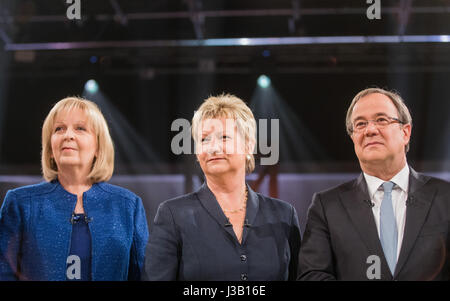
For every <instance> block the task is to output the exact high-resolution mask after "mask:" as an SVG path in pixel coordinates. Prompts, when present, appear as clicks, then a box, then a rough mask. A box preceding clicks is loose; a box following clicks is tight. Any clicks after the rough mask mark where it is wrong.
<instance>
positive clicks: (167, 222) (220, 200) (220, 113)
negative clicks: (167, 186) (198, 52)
mask: <svg viewBox="0 0 450 301" xmlns="http://www.w3.org/2000/svg"><path fill="white" fill-rule="evenodd" d="M192 135H193V138H194V141H195V142H196V153H197V159H198V162H199V164H200V167H201V169H202V170H203V173H204V174H205V178H206V182H205V183H204V184H203V186H201V188H200V189H199V190H198V191H196V192H194V193H191V194H187V195H184V196H181V197H178V198H175V199H172V200H168V201H165V202H163V203H162V204H161V205H160V207H159V208H158V211H157V214H156V217H155V221H154V226H153V229H152V232H151V234H150V239H149V242H148V244H147V249H146V259H145V270H144V273H143V274H144V275H143V276H144V279H145V280H188V281H190V280H229V281H234V280H294V279H295V278H296V274H297V257H298V252H299V247H300V231H299V225H298V218H297V213H296V212H295V209H294V208H293V207H292V206H291V205H289V204H288V203H285V202H283V201H280V200H277V199H273V198H270V197H266V196H264V195H261V194H259V193H256V192H254V191H253V190H252V189H251V188H250V187H249V185H247V184H246V182H245V176H246V173H250V172H251V171H252V170H253V169H254V166H255V162H254V158H253V154H252V152H253V149H254V147H255V143H256V139H255V136H256V122H255V118H254V117H253V114H252V112H251V110H250V109H249V108H248V107H247V105H245V103H244V102H243V101H242V100H241V99H239V98H237V97H235V96H232V95H220V96H218V97H210V98H208V99H206V100H205V102H204V103H203V104H202V105H201V106H200V108H199V109H198V111H197V112H196V113H195V115H194V118H193V120H192Z"/></svg>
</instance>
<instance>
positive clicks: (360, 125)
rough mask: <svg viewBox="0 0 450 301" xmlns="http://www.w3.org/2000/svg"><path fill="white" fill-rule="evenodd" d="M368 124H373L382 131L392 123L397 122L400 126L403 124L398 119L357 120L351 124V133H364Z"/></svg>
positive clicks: (386, 117) (383, 117)
mask: <svg viewBox="0 0 450 301" xmlns="http://www.w3.org/2000/svg"><path fill="white" fill-rule="evenodd" d="M370 122H373V123H374V124H375V126H376V127H377V128H378V129H383V128H385V127H387V126H388V125H390V124H392V123H396V122H398V123H400V124H405V123H404V122H403V121H401V120H400V119H398V118H395V117H389V116H380V117H377V118H376V119H373V120H358V121H355V122H353V124H352V126H353V128H352V132H362V131H364V130H365V129H366V128H367V126H368V125H369V123H370Z"/></svg>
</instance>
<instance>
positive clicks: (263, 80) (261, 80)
mask: <svg viewBox="0 0 450 301" xmlns="http://www.w3.org/2000/svg"><path fill="white" fill-rule="evenodd" d="M258 85H259V86H260V87H261V88H267V87H268V86H270V78H269V77H268V76H266V75H261V76H260V77H258Z"/></svg>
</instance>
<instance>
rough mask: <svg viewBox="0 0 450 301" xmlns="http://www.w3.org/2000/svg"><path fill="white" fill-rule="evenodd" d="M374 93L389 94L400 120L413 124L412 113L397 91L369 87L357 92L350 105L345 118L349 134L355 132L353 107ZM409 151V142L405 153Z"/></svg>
mask: <svg viewBox="0 0 450 301" xmlns="http://www.w3.org/2000/svg"><path fill="white" fill-rule="evenodd" d="M374 93H379V94H383V95H385V96H387V97H388V98H389V99H390V100H391V101H392V103H393V104H394V106H395V108H396V109H397V113H398V116H399V120H400V121H401V122H402V123H403V124H410V125H411V126H412V118H411V114H410V113H409V110H408V107H407V106H406V105H405V102H404V100H403V99H402V97H401V96H400V94H398V93H396V92H392V91H387V90H384V89H381V88H368V89H365V90H362V91H361V92H359V93H358V94H356V96H355V97H354V98H353V100H352V102H351V104H350V106H349V107H348V110H347V115H346V118H345V126H346V129H347V134H348V135H349V136H351V135H352V134H353V124H352V120H351V117H352V113H353V108H354V107H355V105H356V103H357V102H358V101H359V100H360V99H361V98H363V97H365V96H367V95H370V94H374ZM408 151H409V142H408V144H407V145H406V146H405V153H407V152H408Z"/></svg>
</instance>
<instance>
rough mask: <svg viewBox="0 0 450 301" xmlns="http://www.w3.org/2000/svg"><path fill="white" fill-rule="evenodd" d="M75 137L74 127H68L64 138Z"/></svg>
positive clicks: (70, 138) (71, 138)
mask: <svg viewBox="0 0 450 301" xmlns="http://www.w3.org/2000/svg"><path fill="white" fill-rule="evenodd" d="M74 138H75V133H74V131H73V129H72V128H70V127H68V128H67V129H66V131H65V132H64V139H69V140H73V139H74Z"/></svg>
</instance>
